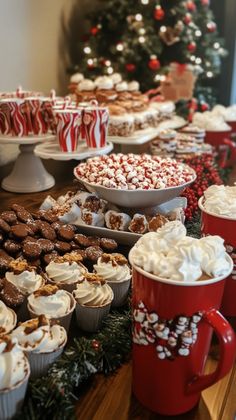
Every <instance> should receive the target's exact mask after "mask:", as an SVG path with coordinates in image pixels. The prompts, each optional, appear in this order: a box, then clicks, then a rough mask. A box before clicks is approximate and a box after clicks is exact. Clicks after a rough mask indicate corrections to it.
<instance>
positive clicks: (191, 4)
mask: <svg viewBox="0 0 236 420" xmlns="http://www.w3.org/2000/svg"><path fill="white" fill-rule="evenodd" d="M186 8H187V10H188V11H189V12H195V10H196V4H195V3H194V1H191V0H190V1H187V2H186Z"/></svg>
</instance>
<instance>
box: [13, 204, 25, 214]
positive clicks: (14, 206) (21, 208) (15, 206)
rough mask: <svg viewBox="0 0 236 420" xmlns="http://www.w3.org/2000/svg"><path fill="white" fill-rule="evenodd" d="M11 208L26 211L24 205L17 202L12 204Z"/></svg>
mask: <svg viewBox="0 0 236 420" xmlns="http://www.w3.org/2000/svg"><path fill="white" fill-rule="evenodd" d="M11 209H12V210H14V211H15V212H17V211H25V208H24V207H23V206H20V205H19V204H16V203H15V204H12V205H11Z"/></svg>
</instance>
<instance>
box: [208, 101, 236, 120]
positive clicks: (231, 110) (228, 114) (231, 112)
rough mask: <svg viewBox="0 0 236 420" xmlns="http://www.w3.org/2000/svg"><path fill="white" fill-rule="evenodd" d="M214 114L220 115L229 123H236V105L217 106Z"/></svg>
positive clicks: (213, 110)
mask: <svg viewBox="0 0 236 420" xmlns="http://www.w3.org/2000/svg"><path fill="white" fill-rule="evenodd" d="M212 113H213V114H215V115H220V116H221V117H223V118H224V120H225V121H226V122H227V121H229V122H231V121H236V105H231V106H228V107H225V106H223V105H215V106H214V108H213V109H212Z"/></svg>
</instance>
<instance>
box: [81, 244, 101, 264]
mask: <svg viewBox="0 0 236 420" xmlns="http://www.w3.org/2000/svg"><path fill="white" fill-rule="evenodd" d="M102 254H103V250H102V248H100V247H99V246H89V247H88V248H87V249H86V250H85V256H86V258H87V259H88V260H90V261H92V262H97V260H98V258H99V257H101V255H102Z"/></svg>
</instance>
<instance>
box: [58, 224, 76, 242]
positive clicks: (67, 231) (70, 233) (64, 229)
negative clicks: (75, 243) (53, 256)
mask: <svg viewBox="0 0 236 420" xmlns="http://www.w3.org/2000/svg"><path fill="white" fill-rule="evenodd" d="M57 235H58V238H59V239H62V240H63V241H68V242H70V241H72V239H73V238H74V229H73V227H72V226H70V225H63V226H61V227H60V228H59V229H58V231H57Z"/></svg>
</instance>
